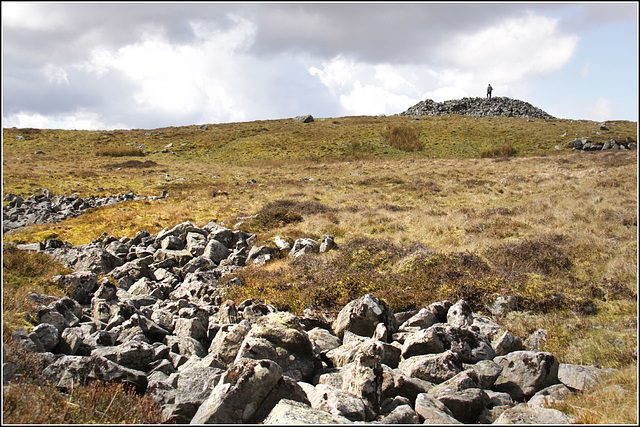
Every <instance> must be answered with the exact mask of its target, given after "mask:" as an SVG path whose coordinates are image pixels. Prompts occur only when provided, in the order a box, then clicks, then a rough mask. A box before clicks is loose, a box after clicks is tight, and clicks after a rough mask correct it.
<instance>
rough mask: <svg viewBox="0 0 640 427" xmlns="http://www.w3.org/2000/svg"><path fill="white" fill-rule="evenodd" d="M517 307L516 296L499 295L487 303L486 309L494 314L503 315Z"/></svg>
mask: <svg viewBox="0 0 640 427" xmlns="http://www.w3.org/2000/svg"><path fill="white" fill-rule="evenodd" d="M516 308H517V300H516V297H514V296H512V295H509V296H506V297H505V296H499V297H498V298H496V300H495V301H494V302H492V303H490V304H488V305H487V310H489V312H491V314H493V315H494V316H503V315H505V314H507V313H509V312H511V311H514V310H516Z"/></svg>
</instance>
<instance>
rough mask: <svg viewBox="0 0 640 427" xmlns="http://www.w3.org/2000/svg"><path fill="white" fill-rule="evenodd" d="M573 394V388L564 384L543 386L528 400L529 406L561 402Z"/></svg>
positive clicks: (543, 405) (544, 405)
mask: <svg viewBox="0 0 640 427" xmlns="http://www.w3.org/2000/svg"><path fill="white" fill-rule="evenodd" d="M570 395H571V390H570V389H569V388H568V387H567V386H566V385H564V384H556V385H552V386H549V387H547V388H543V389H542V390H540V391H539V392H537V393H536V394H534V395H533V397H532V398H531V399H529V400H528V401H527V405H528V406H529V407H532V408H533V407H536V408H545V407H549V406H552V405H553V404H556V403H560V402H561V401H563V400H565V399H566V398H567V397H569V396H570Z"/></svg>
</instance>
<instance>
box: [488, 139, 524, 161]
mask: <svg viewBox="0 0 640 427" xmlns="http://www.w3.org/2000/svg"><path fill="white" fill-rule="evenodd" d="M516 154H517V151H516V149H515V148H513V146H512V145H511V143H509V142H506V143H504V144H502V145H500V146H498V147H492V148H487V149H486V150H483V151H482V152H481V153H480V157H482V158H487V157H511V156H515V155H516Z"/></svg>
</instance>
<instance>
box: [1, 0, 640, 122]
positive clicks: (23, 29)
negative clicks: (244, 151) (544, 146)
mask: <svg viewBox="0 0 640 427" xmlns="http://www.w3.org/2000/svg"><path fill="white" fill-rule="evenodd" d="M488 84H491V86H492V87H493V96H494V97H497V96H506V97H509V98H514V99H520V100H523V101H526V102H529V103H531V104H533V105H534V106H536V107H538V108H540V109H542V110H544V111H546V112H547V113H549V114H551V115H553V116H555V117H558V118H566V119H586V120H596V121H605V120H631V121H636V122H637V120H638V3H637V2H611V1H610V2H606V3H605V2H602V3H595V2H584V3H576V2H565V3H527V2H519V3H505V2H499V3H457V2H453V3H426V2H406V3H402V2H394V3H386V2H375V3H374V2H372V3H362V2H357V3H341V2H322V3H318V2H305V3H291V2H287V3H255V2H254V3H241V2H227V3H222V2H211V3H209V2H200V3H198V2H194V3H185V2H180V3H169V2H165V3H151V2H144V3H124V2H112V3H102V2H94V3H79V2H68V3H56V2H5V1H3V2H2V126H3V128H8V127H20V128H21V127H34V128H42V129H44V128H49V129H89V130H95V129H155V128H159V127H166V126H185V125H192V124H205V123H206V124H211V123H228V122H244V121H254V120H271V119H281V118H289V117H295V116H299V115H303V114H311V115H313V116H314V117H342V116H354V115H381V114H384V115H393V114H398V113H401V112H403V111H405V110H406V109H408V108H409V107H411V106H413V105H415V104H416V103H418V102H419V101H422V100H425V99H433V100H434V101H438V102H442V101H444V100H448V99H460V98H463V97H484V96H486V87H487V85H488Z"/></svg>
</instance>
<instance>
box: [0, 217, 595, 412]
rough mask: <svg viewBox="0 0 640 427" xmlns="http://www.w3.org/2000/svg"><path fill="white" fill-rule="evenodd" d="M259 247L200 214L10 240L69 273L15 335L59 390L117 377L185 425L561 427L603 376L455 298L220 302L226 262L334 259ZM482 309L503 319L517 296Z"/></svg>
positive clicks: (288, 247) (278, 243)
mask: <svg viewBox="0 0 640 427" xmlns="http://www.w3.org/2000/svg"><path fill="white" fill-rule="evenodd" d="M255 240H256V236H255V235H254V234H250V233H247V232H244V231H241V230H236V229H233V230H232V229H229V228H226V227H224V226H223V225H220V224H217V223H216V222H215V221H211V222H209V223H208V224H206V225H204V226H202V227H198V226H196V225H194V224H193V223H190V222H185V223H181V224H178V225H176V226H174V227H172V228H165V229H164V230H162V231H161V232H159V233H158V234H157V235H150V234H149V233H147V232H144V231H143V232H139V233H138V234H137V235H136V236H135V237H133V238H128V237H123V238H121V239H116V238H115V237H113V236H106V235H103V236H101V237H100V238H98V239H95V240H94V241H92V242H91V243H90V244H88V245H79V246H76V247H73V246H72V245H70V244H69V243H66V242H63V241H61V240H57V239H52V240H47V241H45V242H41V243H36V244H30V245H18V248H20V249H23V250H34V251H40V252H44V253H47V254H49V255H51V256H52V257H54V258H56V259H58V260H60V261H61V262H63V263H64V264H66V265H67V266H69V267H71V268H72V269H73V270H75V272H74V273H71V274H67V275H62V276H56V277H54V278H53V280H54V281H55V282H56V283H57V284H58V285H59V286H62V287H64V288H66V289H67V290H68V292H67V294H68V295H69V296H68V297H64V298H56V297H52V296H47V295H42V294H31V295H30V298H31V299H32V300H33V301H34V302H36V303H37V304H38V305H39V306H40V308H39V310H38V311H37V315H36V316H35V318H32V319H31V321H32V323H33V324H34V326H35V327H34V328H33V330H32V331H31V332H26V331H24V330H17V331H15V333H14V335H13V340H14V341H16V342H17V343H19V344H21V345H22V347H23V348H24V349H26V350H27V351H31V352H34V353H35V354H36V355H37V356H38V357H40V358H42V360H43V361H44V362H45V366H46V368H45V369H44V371H43V374H42V377H43V378H45V379H46V380H47V381H49V382H50V383H52V384H54V385H56V386H57V387H58V388H59V389H61V390H66V391H70V390H72V388H73V386H74V385H77V384H87V383H90V382H92V381H96V380H101V381H117V382H122V383H126V384H128V385H129V386H131V387H133V388H134V389H135V390H136V391H137V392H138V393H140V394H146V395H149V396H151V397H153V399H155V401H156V402H157V403H158V404H159V405H161V407H162V410H163V417H164V419H165V422H167V423H181V424H187V423H192V424H205V423H213V424H231V423H249V424H258V423H263V424H288V423H294V424H343V423H344V424H349V423H383V424H394V423H399V424H412V423H435V424H444V423H483V424H485V423H499V424H508V423H534V424H562V423H565V424H566V423H569V422H571V421H573V420H572V419H571V418H570V417H568V416H567V415H566V414H564V413H563V412H561V411H558V410H555V409H550V408H548V407H547V406H548V405H550V404H552V403H554V402H558V401H561V400H562V399H566V397H567V396H569V395H571V394H572V393H574V392H576V391H579V390H584V389H586V388H588V387H593V386H595V385H596V381H597V379H598V377H599V376H601V375H602V374H604V373H606V371H604V370H601V369H598V368H595V367H592V366H582V365H570V364H564V363H559V361H558V359H557V358H556V357H555V356H554V355H553V354H551V353H549V352H547V351H541V350H540V349H539V348H540V346H541V345H542V343H544V340H545V331H544V330H539V331H536V333H535V334H533V335H532V336H531V337H529V338H527V339H526V340H525V341H524V342H523V341H522V340H521V339H520V338H519V337H517V336H515V335H513V334H512V333H511V332H509V331H508V330H505V329H504V328H502V327H501V326H500V325H499V324H497V323H496V322H495V321H494V320H492V317H487V316H482V315H480V314H478V313H474V312H472V310H471V309H470V306H469V305H468V304H467V302H465V301H464V300H459V301H457V302H455V303H452V302H450V301H446V300H445V301H436V302H433V303H431V304H429V305H427V306H425V307H422V308H420V309H419V310H413V311H406V312H399V313H394V312H393V311H392V309H391V308H390V307H389V306H388V305H387V304H386V303H385V302H384V301H382V300H380V299H378V298H376V297H374V296H372V295H369V294H367V295H363V296H361V297H360V298H358V299H356V300H353V301H351V302H350V303H348V304H347V305H346V306H344V307H343V308H342V310H341V311H340V312H339V314H338V315H337V316H335V317H331V316H329V315H328V314H327V313H325V312H321V311H318V310H311V309H307V310H305V311H304V313H303V314H302V315H294V314H291V313H289V312H284V311H279V310H277V309H276V308H275V307H274V306H273V305H271V304H268V303H266V302H264V301H260V300H256V299H247V300H245V301H241V302H238V303H236V302H234V301H232V300H223V296H224V295H225V294H224V290H225V289H226V288H227V287H229V286H243V284H242V283H241V281H240V280H239V279H238V278H237V277H234V274H233V273H234V272H236V271H238V269H242V268H246V266H250V265H252V266H257V267H254V268H260V267H259V266H260V265H263V264H265V263H268V262H270V261H271V260H272V259H274V258H277V257H281V256H288V257H314V256H324V255H322V253H324V252H327V251H330V250H340V248H339V246H338V245H336V243H335V241H334V239H333V238H332V237H331V236H324V237H323V238H322V240H321V241H316V240H313V239H298V240H296V241H295V242H293V244H292V242H289V241H287V240H285V239H282V238H279V237H278V238H276V239H275V240H274V244H273V245H255V244H254V242H255ZM223 275H224V277H225V278H224V280H223V279H222V278H223ZM229 277H232V278H231V279H229ZM487 310H488V312H490V313H491V315H489V316H498V315H505V314H506V313H507V312H509V311H514V310H517V300H516V299H515V298H514V297H501V298H498V299H497V300H496V301H495V302H494V303H492V304H490V305H489V306H488V307H487ZM3 355H4V353H3ZM3 358H4V357H3ZM3 373H4V378H3V380H4V383H5V386H6V387H12V386H14V385H13V383H12V382H8V383H7V381H9V380H10V379H11V378H12V377H15V376H19V375H21V373H20V372H16V367H15V365H13V364H11V363H5V361H4V360H3ZM7 384H8V385H7Z"/></svg>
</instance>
